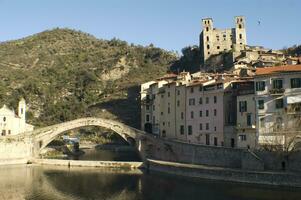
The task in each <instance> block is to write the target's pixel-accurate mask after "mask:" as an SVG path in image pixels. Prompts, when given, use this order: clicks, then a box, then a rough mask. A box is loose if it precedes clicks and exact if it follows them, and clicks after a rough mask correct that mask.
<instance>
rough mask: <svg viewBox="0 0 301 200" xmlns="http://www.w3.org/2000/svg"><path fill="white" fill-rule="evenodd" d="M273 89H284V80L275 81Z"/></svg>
mask: <svg viewBox="0 0 301 200" xmlns="http://www.w3.org/2000/svg"><path fill="white" fill-rule="evenodd" d="M273 89H282V79H274V80H273Z"/></svg>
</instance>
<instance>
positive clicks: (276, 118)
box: [141, 16, 301, 151]
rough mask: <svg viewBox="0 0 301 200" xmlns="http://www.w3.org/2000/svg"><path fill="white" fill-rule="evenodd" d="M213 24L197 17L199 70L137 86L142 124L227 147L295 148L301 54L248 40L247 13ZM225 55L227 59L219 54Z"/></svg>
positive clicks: (300, 125) (300, 114) (300, 129)
mask: <svg viewBox="0 0 301 200" xmlns="http://www.w3.org/2000/svg"><path fill="white" fill-rule="evenodd" d="M234 21H235V28H232V29H225V30H219V29H216V28H214V27H213V20H212V19H211V18H206V19H203V20H202V25H203V31H202V32H201V34H200V46H199V48H200V52H202V55H201V57H200V59H201V60H202V66H201V67H200V71H199V72H197V73H193V74H191V73H189V72H180V73H178V74H174V73H170V74H166V75H165V76H163V77H161V78H158V79H156V80H153V81H150V82H147V83H144V84H142V85H141V128H142V130H144V131H146V132H149V133H152V134H154V135H158V136H160V137H162V138H166V139H169V140H175V141H181V142H187V143H192V144H201V145H211V146H224V147H232V148H247V149H255V148H259V149H260V148H265V149H276V150H280V151H282V150H283V149H285V150H292V149H293V148H296V147H297V146H298V145H297V143H298V142H300V136H301V63H300V61H301V58H300V57H287V56H285V55H284V54H283V53H282V52H280V51H274V50H269V49H265V48H263V47H259V46H248V45H247V37H246V35H247V34H246V30H245V18H244V17H243V16H239V17H235V20H234ZM225 58H226V59H225Z"/></svg>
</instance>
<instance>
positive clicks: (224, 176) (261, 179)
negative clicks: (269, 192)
mask: <svg viewBox="0 0 301 200" xmlns="http://www.w3.org/2000/svg"><path fill="white" fill-rule="evenodd" d="M146 166H147V168H148V170H150V171H155V172H161V173H167V174H172V175H179V176H186V177H194V178H204V179H213V180H222V181H233V182H240V183H251V184H266V185H275V186H290V187H301V175H300V174H298V173H297V174H296V173H284V172H262V171H247V170H238V169H229V168H221V167H209V166H201V165H191V164H181V163H175V162H166V161H157V160H148V162H147V164H146Z"/></svg>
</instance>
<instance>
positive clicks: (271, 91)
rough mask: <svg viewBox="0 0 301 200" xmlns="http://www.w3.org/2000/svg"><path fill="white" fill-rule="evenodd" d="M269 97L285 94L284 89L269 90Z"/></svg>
mask: <svg viewBox="0 0 301 200" xmlns="http://www.w3.org/2000/svg"><path fill="white" fill-rule="evenodd" d="M269 92H270V95H283V93H284V92H285V89H283V88H280V89H278V88H273V89H270V91H269Z"/></svg>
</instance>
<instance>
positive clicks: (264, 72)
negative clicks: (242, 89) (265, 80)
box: [255, 65, 301, 76]
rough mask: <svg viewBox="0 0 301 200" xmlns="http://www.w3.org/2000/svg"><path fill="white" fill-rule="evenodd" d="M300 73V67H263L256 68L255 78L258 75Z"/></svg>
mask: <svg viewBox="0 0 301 200" xmlns="http://www.w3.org/2000/svg"><path fill="white" fill-rule="evenodd" d="M298 71H299V72H301V65H284V66H276V67H265V68H257V69H256V73H255V74H256V76H258V75H268V74H276V73H282V72H298Z"/></svg>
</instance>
